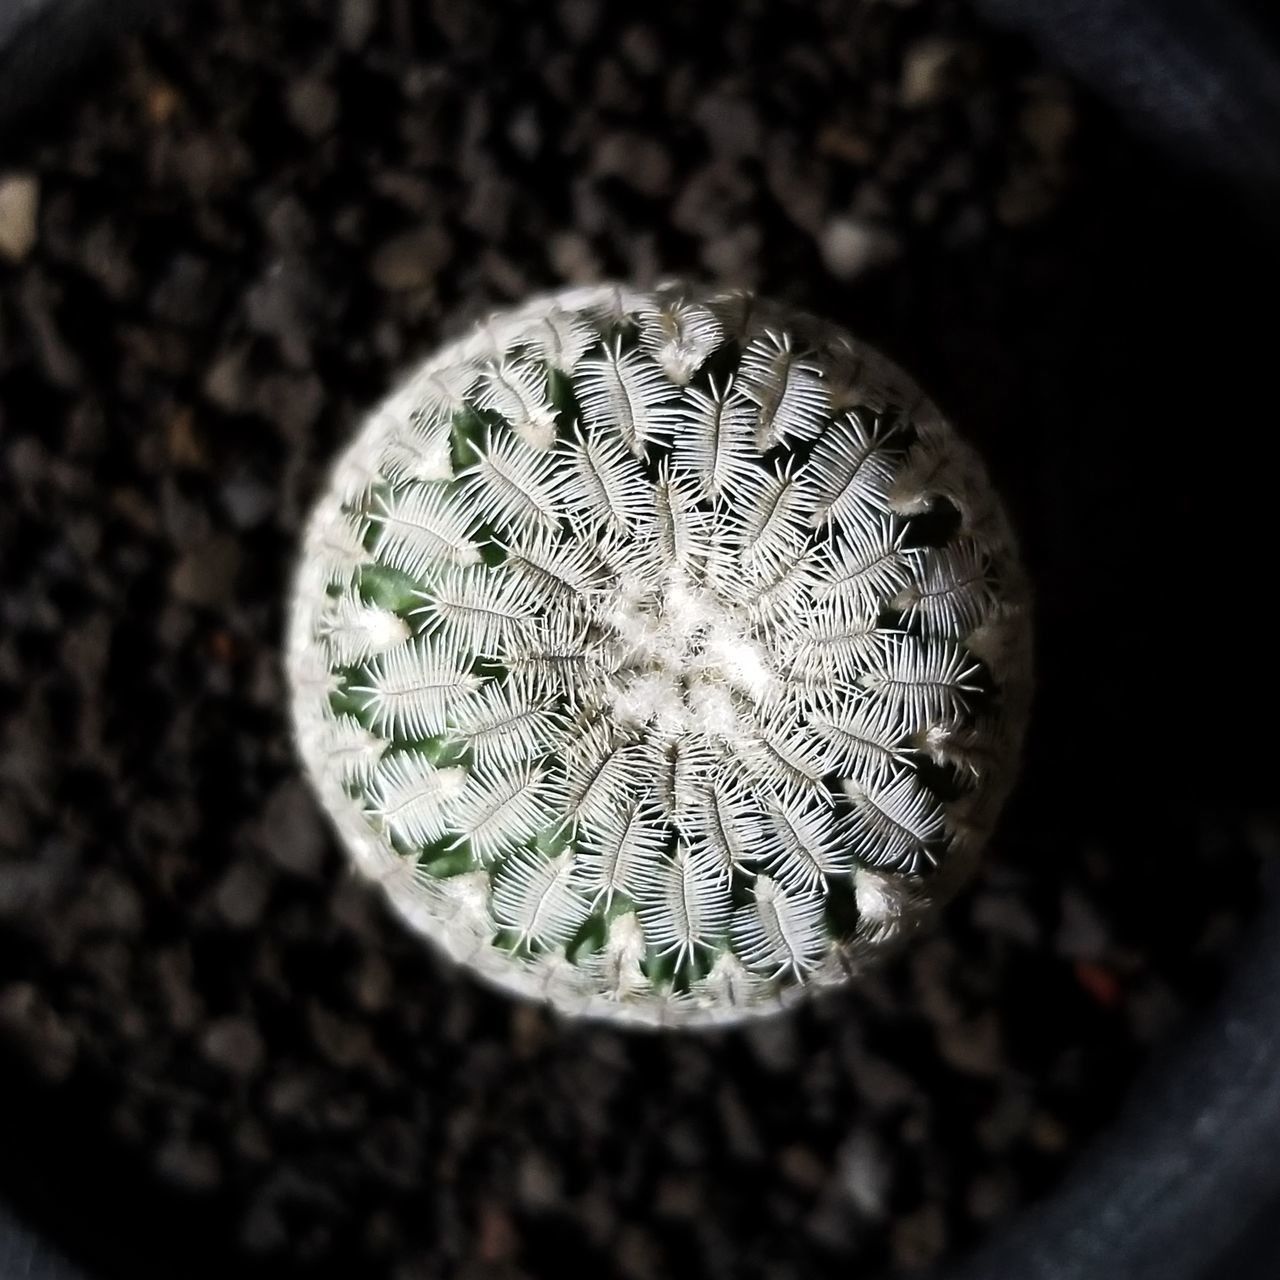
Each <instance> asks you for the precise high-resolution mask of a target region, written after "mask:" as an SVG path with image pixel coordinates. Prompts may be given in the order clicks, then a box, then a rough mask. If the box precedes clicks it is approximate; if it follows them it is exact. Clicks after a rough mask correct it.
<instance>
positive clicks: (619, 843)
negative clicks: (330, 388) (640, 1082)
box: [289, 286, 1030, 1025]
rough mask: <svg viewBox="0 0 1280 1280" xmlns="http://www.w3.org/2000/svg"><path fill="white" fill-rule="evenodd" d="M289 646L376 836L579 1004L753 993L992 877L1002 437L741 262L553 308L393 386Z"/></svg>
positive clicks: (361, 440)
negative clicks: (952, 421)
mask: <svg viewBox="0 0 1280 1280" xmlns="http://www.w3.org/2000/svg"><path fill="white" fill-rule="evenodd" d="M289 667H290V677H291V686H292V696H293V709H294V718H295V727H296V732H297V737H298V742H299V746H300V750H301V754H302V756H303V759H304V761H305V764H306V767H307V769H308V772H309V774H310V776H311V779H312V781H313V783H314V785H315V787H316V789H317V791H318V793H319V795H320V796H321V798H322V800H323V802H324V804H325V806H326V808H327V809H328V810H329V812H330V814H331V816H332V817H333V819H334V821H335V822H336V824H337V827H338V829H339V831H340V833H341V835H342V837H343V841H344V844H345V846H346V847H347V849H348V851H349V853H350V854H351V856H352V858H353V859H354V861H355V863H356V864H357V866H358V867H359V868H360V869H361V870H363V871H364V872H365V873H366V874H368V875H370V876H372V877H374V878H376V879H377V880H379V881H381V882H382V883H383V884H384V886H385V888H386V891H387V893H388V895H389V897H390V899H391V901H392V902H393V903H394V904H395V906H396V907H397V908H398V909H399V910H400V912H401V913H402V914H403V915H404V916H405V918H406V919H407V920H408V921H409V922H410V923H411V924H412V925H413V926H414V927H415V928H416V929H418V930H419V931H421V932H422V933H423V934H425V935H426V936H428V937H429V938H431V939H432V940H433V941H434V942H435V943H437V944H438V945H439V946H440V947H442V948H443V949H444V950H445V951H446V952H447V953H448V954H449V955H451V956H452V957H454V958H455V959H457V960H459V961H461V962H463V963H466V964H467V965H469V966H471V967H472V968H473V969H475V970H476V971H477V972H479V973H480V974H482V975H483V976H485V977H486V978H488V979H489V980H491V981H494V982H496V983H498V984H500V985H501V986H503V987H505V988H507V989H508V990H511V991H515V992H518V993H521V994H525V995H530V996H534V997H539V998H543V999H546V1000H549V1001H550V1002H551V1003H553V1004H554V1005H555V1006H556V1007H557V1008H559V1009H562V1010H564V1011H567V1012H575V1013H586V1014H590V1015H596V1016H607V1017H612V1018H616V1019H619V1020H623V1021H630V1022H639V1023H651V1024H676V1025H681V1024H699V1023H715V1022H725V1021H732V1020H736V1019H738V1018H741V1017H744V1016H747V1015H750V1014H753V1013H762V1012H768V1011H771V1010H775V1009H777V1008H779V1007H781V1006H782V1005H784V1004H786V1003H787V1001H788V999H789V998H791V997H793V996H794V995H795V994H796V993H798V992H801V991H803V990H807V989H812V988H816V987H821V986H825V985H831V984H834V983H838V982H841V981H843V980H844V979H845V978H846V977H848V976H849V975H850V974H851V973H853V972H854V971H855V970H856V969H857V968H858V966H859V965H860V964H861V963H862V962H863V961H864V960H865V959H867V958H868V957H870V956H872V955H874V954H875V953H877V952H880V951H882V950H885V949H886V948H887V947H889V946H890V945H893V944H895V943H896V942H897V941H899V940H900V939H901V938H902V937H904V936H905V935H906V934H907V933H909V932H910V931H912V930H913V929H915V928H916V927H918V926H919V925H920V923H921V922H922V921H924V920H925V919H927V917H928V915H929V914H930V912H931V911H932V910H933V909H934V908H935V907H936V906H937V905H938V904H939V903H941V902H942V901H944V900H945V899H946V897H947V896H949V895H950V893H952V892H953V891H954V889H955V887H956V886H957V885H958V884H959V883H960V881H961V880H962V879H963V877H964V875H965V873H966V872H967V871H968V870H969V869H970V868H971V866H972V863H973V859H974V857H975V855H976V854H977V852H978V851H979V850H980V847H981V845H982V844H983V842H984V841H985V839H986V837H987V835H988V833H989V831H990V828H991V826H992V824H993V822H994V820H995V816H996V813H997V811H998V809H999V807H1000V804H1001V802H1002V800H1003V797H1004V795H1005V792H1006V791H1007V788H1008V785H1009V782H1010V780H1011V776H1012V771H1013V766H1014V763H1015V761H1016V757H1017V754H1018V750H1019V746H1020V740H1021V735H1022V730H1023V726H1024V721H1025V713H1026V707H1027V702H1028V699H1029V692H1030V660H1029V633H1028V622H1027V605H1026V600H1025V589H1024V584H1023V578H1022V572H1021V569H1020V567H1019V563H1018V559H1017V553H1016V548H1015V546H1014V543H1013V539H1012V536H1011V534H1010V532H1009V528H1008V525H1007V522H1006V520H1005V517H1004V515H1003V512H1002V510H1001V508H1000V506H999V504H998V502H997V501H996V499H995V498H994V496H993V495H992V493H991V491H990V489H989V486H988V483H987V480H986V477H985V475H984V473H983V470H982V467H981V465H980V464H979V462H978V461H977V459H976V457H975V455H974V454H973V452H972V451H971V450H970V449H969V448H968V447H967V446H966V445H965V444H963V443H962V442H961V441H960V440H959V439H958V438H957V436H956V435H955V433H954V432H953V431H952V430H951V428H950V427H949V426H948V425H947V424H946V422H945V421H944V420H943V419H942V418H941V417H940V416H939V414H938V412H937V410H936V409H935V408H934V407H933V405H932V404H931V403H930V402H929V401H928V400H926V399H925V398H924V397H923V396H922V395H921V393H920V392H919V391H918V390H917V389H916V388H915V387H914V386H913V385H912V383H911V382H910V381H909V380H908V379H907V378H905V377H904V375H903V374H902V373H901V372H900V371H898V370H897V369H895V368H894V367H893V366H892V365H890V364H889V363H888V362H887V361H886V360H884V359H883V357H881V356H879V355H877V354H876V353H875V352H874V351H872V350H870V349H869V348H867V347H865V346H863V345H862V344H860V343H858V342H857V341H855V340H854V339H852V338H850V337H849V336H848V335H847V334H844V333H843V332H841V331H839V330H837V329H835V328H833V327H832V326H829V325H827V324H824V323H822V322H819V321H816V320H814V319H812V318H810V317H806V316H801V315H795V314H791V313H787V312H783V311H780V310H778V309H776V308H772V307H770V306H768V305H766V304H764V303H762V302H760V301H759V300H757V299H755V298H753V297H751V296H750V295H747V294H742V293H731V294H722V295H713V294H704V293H701V292H698V291H696V290H691V289H687V288H683V287H678V286H665V287H661V288H659V289H657V290H655V291H652V292H640V291H633V290H630V289H627V288H625V287H621V286H601V287H598V288H591V289H579V290H573V291H570V292H566V293H562V294H559V295H555V296H551V297H546V298H542V299H538V300H536V301H535V302H533V303H531V304H529V305H528V306H526V307H524V308H522V309H521V310H519V311H516V312H512V313H507V314H503V315H499V316H496V317H494V318H492V319H491V320H490V321H489V322H487V323H486V324H483V325H481V326H480V327H479V328H478V329H477V330H476V331H475V333H474V334H473V335H471V336H470V337H468V338H466V339H463V340H461V341H459V342H456V343H454V344H453V345H451V346H449V347H446V348H445V349H444V350H442V351H441V352H440V353H439V354H438V355H436V356H435V357H434V358H432V359H431V360H429V361H428V362H427V364H426V365H424V366H423V367H422V368H421V369H420V370H419V371H418V372H416V373H415V374H414V375H413V376H412V377H411V378H410V379H409V381H408V382H406V384H405V385H404V386H403V387H402V388H401V389H399V390H398V391H397V392H396V393H395V394H393V395H392V396H391V397H390V398H389V399H388V400H387V401H386V402H385V403H384V404H383V405H382V406H381V407H380V408H379V409H378V410H377V411H376V412H375V413H373V414H372V415H371V417H370V419H369V420H368V422H367V423H366V424H365V426H364V428H363V429H362V430H361V432H360V433H359V435H358V437H357V438H356V440H355V441H354V443H353V444H352V445H351V447H350V448H349V449H348V451H347V452H346V454H345V455H344V456H343V457H342V458H341V459H340V461H339V463H338V465H337V467H336V469H335V472H334V474H333V477H332V481H331V484H330V487H329V490H328V492H327V493H326V494H325V495H324V497H323V498H322V499H321V501H320V502H319V504H318V505H317V507H316V510H315V513H314V515H313V517H312V519H311V522H310V524H309V527H308V531H307V534H306V538H305V545H304V548H303V554H302V559H301V566H300V569H299V572H298V576H297V580H296V583H295V589H294V600H293V607H292V614H291V621H290V636H289Z"/></svg>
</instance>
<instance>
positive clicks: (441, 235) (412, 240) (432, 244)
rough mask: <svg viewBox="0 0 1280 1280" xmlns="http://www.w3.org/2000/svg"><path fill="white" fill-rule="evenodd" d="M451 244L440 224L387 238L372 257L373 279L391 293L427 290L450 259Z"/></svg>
mask: <svg viewBox="0 0 1280 1280" xmlns="http://www.w3.org/2000/svg"><path fill="white" fill-rule="evenodd" d="M451 251H452V245H451V242H450V240H449V237H448V235H447V234H446V233H445V232H444V231H443V230H442V229H441V228H440V227H423V228H422V229H421V230H419V231H410V232H406V233H405V234H404V235H399V236H395V237H393V238H392V239H390V240H388V241H386V242H385V243H384V244H383V245H382V246H381V247H380V248H379V249H378V251H377V252H376V253H375V254H374V256H373V265H372V271H373V278H374V280H376V281H377V283H378V284H379V285H380V286H381V287H382V288H383V289H386V290H387V291H388V292H389V293H401V292H404V291H406V290H409V289H424V288H426V287H427V286H428V285H430V284H431V283H432V282H433V281H434V280H435V278H436V275H437V273H438V272H439V271H440V268H441V267H443V266H444V264H445V262H446V261H448V258H449V255H450V253H451Z"/></svg>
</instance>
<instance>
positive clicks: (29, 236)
mask: <svg viewBox="0 0 1280 1280" xmlns="http://www.w3.org/2000/svg"><path fill="white" fill-rule="evenodd" d="M39 212H40V182H39V179H38V178H36V176H35V174H32V173H10V174H5V175H0V257H5V258H8V259H9V261H10V262H21V261H22V260H23V259H24V258H25V257H26V256H27V254H29V253H30V252H31V250H32V249H34V248H35V244H36V238H37V235H38V234H39V227H38V219H39Z"/></svg>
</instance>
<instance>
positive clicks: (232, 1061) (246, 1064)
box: [200, 1017, 265, 1079]
mask: <svg viewBox="0 0 1280 1280" xmlns="http://www.w3.org/2000/svg"><path fill="white" fill-rule="evenodd" d="M200 1048H201V1050H202V1051H203V1053H204V1056H205V1057H206V1058H207V1059H208V1060H209V1061H210V1062H212V1063H213V1064H214V1065H215V1066H218V1067H221V1068H222V1069H223V1070H224V1071H226V1072H228V1073H229V1074H231V1075H233V1076H239V1077H241V1078H242V1079H247V1078H248V1077H249V1076H252V1075H256V1074H257V1072H258V1070H259V1069H260V1068H261V1066H262V1060H263V1055H264V1052H265V1050H264V1047H263V1043H262V1035H261V1033H260V1032H259V1031H258V1028H257V1027H256V1026H255V1025H254V1024H253V1023H252V1022H251V1021H250V1020H249V1019H248V1018H243V1017H238V1018H219V1019H218V1020H217V1021H216V1022H211V1023H210V1024H209V1025H208V1027H206V1028H205V1032H204V1035H203V1036H202V1037H201V1040H200Z"/></svg>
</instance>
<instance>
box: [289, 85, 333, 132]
mask: <svg viewBox="0 0 1280 1280" xmlns="http://www.w3.org/2000/svg"><path fill="white" fill-rule="evenodd" d="M285 101H286V104H287V106H288V111H289V119H290V120H292V121H293V123H294V125H295V126H296V127H297V129H298V131H299V132H300V133H303V134H305V135H306V136H307V137H308V138H312V139H317V138H323V137H324V135H325V134H326V133H328V132H329V131H330V130H331V129H332V128H333V126H334V122H335V121H336V120H337V118H338V95H337V94H336V93H334V91H333V89H332V88H331V87H330V86H329V84H328V83H327V82H326V81H324V80H320V79H316V78H313V77H307V78H306V79H303V80H295V81H294V82H293V83H292V84H291V85H290V86H289V88H288V91H287V93H286V95H285Z"/></svg>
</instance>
